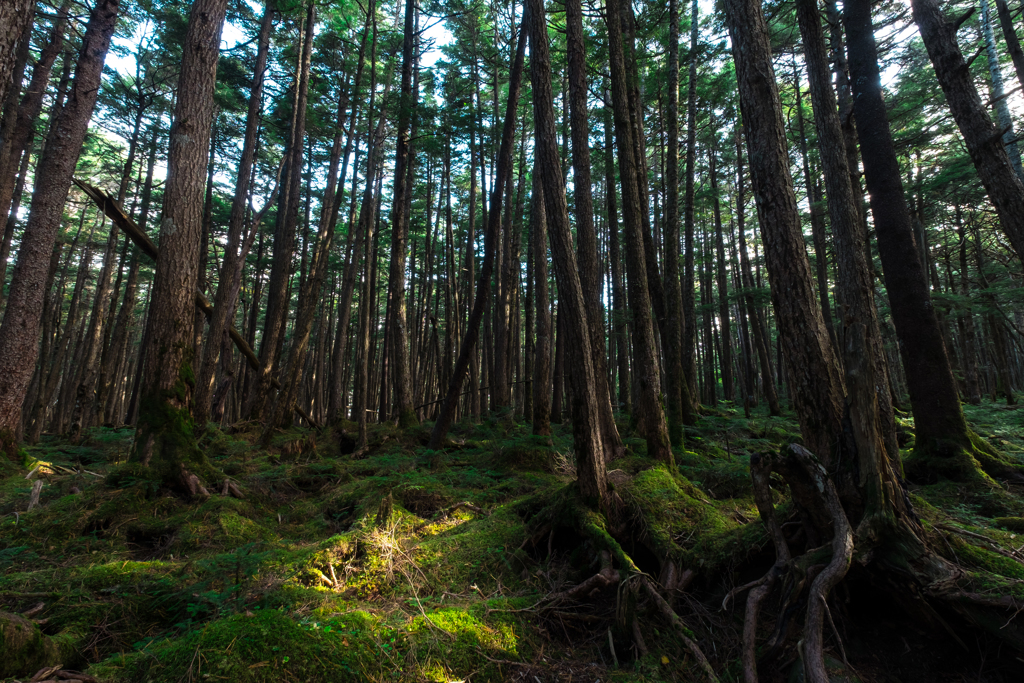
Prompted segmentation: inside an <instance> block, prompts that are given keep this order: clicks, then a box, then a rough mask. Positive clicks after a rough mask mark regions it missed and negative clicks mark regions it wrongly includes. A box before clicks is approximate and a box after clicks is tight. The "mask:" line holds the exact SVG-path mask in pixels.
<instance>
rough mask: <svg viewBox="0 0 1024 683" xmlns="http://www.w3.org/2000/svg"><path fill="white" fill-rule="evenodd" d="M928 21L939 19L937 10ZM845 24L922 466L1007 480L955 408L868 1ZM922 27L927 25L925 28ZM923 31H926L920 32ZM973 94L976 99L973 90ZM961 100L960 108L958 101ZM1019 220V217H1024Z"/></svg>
mask: <svg viewBox="0 0 1024 683" xmlns="http://www.w3.org/2000/svg"><path fill="white" fill-rule="evenodd" d="M919 2H920V0H915V12H916V13H918V14H919V15H920V5H919ZM925 15H926V16H930V17H931V18H932V19H935V18H938V19H939V20H940V21H941V17H938V15H937V10H936V12H935V13H931V14H928V13H927V12H926V13H925ZM843 22H844V25H845V26H846V35H847V38H848V40H849V58H850V75H851V80H852V81H853V87H854V114H855V116H856V121H857V135H858V137H859V138H860V143H861V155H862V158H863V161H864V177H865V180H866V182H867V188H868V195H869V197H870V200H871V213H872V215H873V217H874V224H875V233H876V235H877V239H878V251H879V255H880V256H881V259H882V272H883V275H884V276H885V286H886V290H887V291H888V294H889V303H890V305H891V307H892V317H893V323H894V325H895V327H896V332H897V334H898V335H899V338H900V341H901V343H902V344H903V346H904V348H905V349H906V354H905V356H904V358H905V368H906V373H907V385H908V387H909V389H910V402H911V406H912V409H913V413H914V424H915V428H916V441H915V447H916V450H917V452H918V454H920V455H921V456H922V464H923V465H925V466H926V467H928V468H932V469H934V470H935V471H937V472H939V473H941V474H942V475H944V476H947V477H949V478H953V479H958V480H970V479H974V478H976V477H977V474H978V473H977V470H976V469H975V465H974V460H973V458H972V453H973V455H974V456H975V457H978V458H979V459H981V460H982V465H983V467H986V469H988V470H990V473H992V474H1000V475H1007V476H1009V475H1010V474H1012V468H1008V467H1004V466H1003V463H1001V462H1000V460H999V459H998V458H996V457H994V456H993V455H992V454H991V453H988V452H987V451H988V449H987V447H983V448H982V450H977V449H976V446H979V445H982V444H981V442H980V440H977V438H976V437H973V435H972V434H971V432H970V430H969V429H968V427H967V422H966V421H965V420H964V415H963V411H962V410H961V408H960V400H959V396H958V395H957V391H956V385H955V383H954V381H953V373H952V371H951V370H950V366H949V360H948V359H947V356H946V350H945V348H944V346H943V343H942V333H941V330H940V329H939V323H938V319H937V318H936V316H935V309H934V306H933V305H932V302H931V296H930V294H929V292H928V288H927V283H926V279H925V273H924V267H923V265H922V263H921V259H920V253H919V251H918V250H917V247H916V245H915V243H914V235H913V226H912V225H911V222H910V210H909V208H908V207H907V200H906V195H905V194H904V190H903V182H902V179H901V176H900V168H899V163H898V161H897V158H896V153H895V150H894V147H893V142H892V134H891V132H890V130H889V121H888V118H887V116H886V110H885V102H884V100H883V98H882V86H881V80H880V75H879V69H878V57H877V50H876V46H875V40H874V33H873V28H872V22H871V8H870V3H869V2H868V1H867V0H848V2H847V5H846V9H845V11H844V13H843ZM925 24H926V25H928V23H927V22H925ZM942 25H943V26H945V27H947V28H948V24H944V23H942ZM930 29H931V31H932V33H930V34H929V35H930V38H926V43H927V42H928V40H929V39H932V40H934V38H935V36H936V35H938V29H937V28H936V27H935V26H931V27H930ZM922 33H926V30H925V29H924V28H922ZM947 47H948V41H947ZM954 47H955V45H954ZM957 54H959V50H957ZM965 73H966V72H965ZM971 92H973V93H974V98H975V99H977V92H976V91H974V90H973V85H972V86H971ZM961 94H962V93H961ZM958 102H961V103H962V101H961V100H958ZM982 113H983V114H984V112H982ZM995 144H996V151H997V152H998V153H999V154H1001V155H1002V159H1003V162H1004V165H1005V170H1006V172H1007V173H1008V174H1009V175H1010V177H1011V180H1013V181H1014V182H1015V183H1017V184H1018V186H1019V180H1017V177H1016V176H1015V175H1013V172H1012V170H1011V169H1010V165H1009V161H1008V160H1007V158H1006V153H1005V151H1003V150H1002V146H1001V145H1000V144H999V142H998V140H997V141H996V142H995ZM1020 215H1021V216H1022V217H1024V212H1022V213H1021V214H1020ZM972 437H973V438H972Z"/></svg>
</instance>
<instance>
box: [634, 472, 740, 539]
mask: <svg viewBox="0 0 1024 683" xmlns="http://www.w3.org/2000/svg"><path fill="white" fill-rule="evenodd" d="M623 498H624V500H626V502H627V503H628V504H631V505H632V506H634V507H635V508H636V510H637V512H638V513H639V517H640V519H642V525H643V528H642V530H641V531H642V534H643V540H644V542H645V543H647V544H648V545H649V546H650V547H651V549H652V550H654V552H655V553H657V554H658V555H659V556H660V557H663V558H667V557H677V556H680V555H681V554H682V553H683V552H685V551H691V550H693V549H696V548H699V547H701V546H703V545H704V543H705V540H704V539H706V537H707V536H708V535H709V534H716V533H719V532H721V531H724V530H725V529H727V528H729V527H731V526H736V524H737V523H736V522H735V521H731V520H729V519H728V518H726V517H724V516H723V515H722V514H721V513H720V512H719V511H718V510H717V509H716V508H715V507H714V505H712V504H711V502H710V501H709V500H707V498H706V496H705V494H704V493H703V492H701V491H700V490H699V489H697V488H696V487H695V486H694V485H693V484H691V483H690V482H689V481H688V480H686V479H685V478H683V477H679V476H674V475H672V474H670V473H669V471H668V470H667V469H666V468H665V466H663V465H658V466H656V467H652V468H651V469H648V470H645V471H643V472H641V473H639V474H638V475H636V476H635V477H634V478H633V479H632V480H631V481H630V482H629V484H628V485H627V486H626V487H625V491H624V495H623Z"/></svg>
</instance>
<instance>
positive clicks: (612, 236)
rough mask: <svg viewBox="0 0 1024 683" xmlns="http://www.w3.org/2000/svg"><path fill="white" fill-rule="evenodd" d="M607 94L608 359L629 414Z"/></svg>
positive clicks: (624, 316) (623, 301)
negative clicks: (610, 348) (611, 346)
mask: <svg viewBox="0 0 1024 683" xmlns="http://www.w3.org/2000/svg"><path fill="white" fill-rule="evenodd" d="M610 100H611V92H610V91H609V90H608V87H607V83H606V84H605V105H604V169H605V202H606V211H607V214H608V216H607V220H608V260H609V261H610V262H611V271H612V282H611V289H612V315H611V328H612V335H613V336H614V339H615V355H614V358H613V359H610V360H611V361H612V362H613V363H614V364H615V366H616V375H618V381H619V395H618V403H619V410H620V411H622V412H624V413H626V414H629V413H631V412H632V401H631V383H630V380H629V353H628V342H627V333H626V325H627V323H626V320H627V318H628V314H627V313H626V309H627V307H628V305H627V303H626V292H625V289H624V287H623V276H622V272H621V271H622V259H621V257H620V256H619V212H618V208H617V206H616V203H615V188H616V186H617V183H616V182H615V162H614V154H613V148H614V147H615V144H614V141H613V138H612V136H613V133H614V131H613V127H612V106H611V102H610Z"/></svg>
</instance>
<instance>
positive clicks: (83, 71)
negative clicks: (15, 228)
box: [0, 0, 120, 454]
mask: <svg viewBox="0 0 1024 683" xmlns="http://www.w3.org/2000/svg"><path fill="white" fill-rule="evenodd" d="M5 7H10V5H5ZM119 9H120V5H119V0H97V3H96V5H95V6H94V7H93V9H92V12H91V13H90V15H89V22H88V24H87V25H86V28H85V35H84V37H83V42H82V51H81V53H80V54H79V58H78V64H77V66H76V68H75V82H74V85H73V86H72V91H71V95H70V97H69V98H68V101H67V102H66V103H65V105H64V106H63V108H62V109H61V111H60V113H59V114H58V115H57V118H56V120H55V121H54V123H53V126H52V128H51V133H50V136H49V140H48V142H47V145H46V148H45V151H44V152H43V156H42V158H41V159H40V160H39V164H38V166H37V173H36V178H37V180H36V185H35V190H34V192H33V196H32V207H31V209H30V212H29V219H28V224H27V225H26V227H25V233H24V235H23V236H22V241H21V247H20V248H19V250H18V262H17V265H16V266H15V273H14V278H13V280H12V283H11V289H10V293H9V296H8V302H7V310H6V313H5V315H4V320H3V324H2V325H0V349H2V350H3V351H2V352H0V448H2V450H4V451H5V452H7V453H8V454H12V453H13V452H14V450H13V449H14V448H15V446H14V444H15V439H16V434H15V432H16V430H17V429H18V427H19V425H20V424H21V406H22V404H23V403H24V401H25V394H26V391H27V389H28V384H29V382H30V381H31V379H32V373H33V371H34V369H35V364H36V357H37V353H38V343H39V329H40V315H41V314H42V308H43V296H44V291H43V290H44V284H45V282H46V277H47V273H48V271H49V268H50V256H51V254H52V252H53V243H54V240H55V239H56V237H57V230H58V229H59V227H60V223H61V219H62V217H63V210H64V201H65V199H66V197H67V193H68V188H70V187H71V179H72V175H73V174H74V171H75V164H76V163H77V162H78V155H79V153H80V152H81V149H82V143H83V141H84V140H85V133H86V130H87V129H88V126H89V119H90V118H91V117H92V110H93V106H94V105H95V104H96V94H97V92H98V91H99V86H100V77H101V74H102V71H103V61H104V59H105V58H106V55H107V48H108V47H109V45H110V37H111V35H112V34H113V32H114V26H115V24H116V22H117V14H118V10H119ZM11 25H12V24H11V23H9V22H0V26H4V27H5V28H4V29H3V30H4V31H6V30H8V27H10V26H11ZM19 35H20V34H19ZM2 59H3V54H2V53H0V62H2ZM2 68H3V66H2V63H0V69H2ZM2 75H3V74H2V72H0V76H2ZM0 83H2V80H0Z"/></svg>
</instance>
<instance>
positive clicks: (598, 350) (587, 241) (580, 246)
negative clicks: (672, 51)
mask: <svg viewBox="0 0 1024 683" xmlns="http://www.w3.org/2000/svg"><path fill="white" fill-rule="evenodd" d="M565 19H566V41H567V46H568V48H567V49H568V53H569V54H568V60H569V65H568V66H569V73H568V80H569V111H570V115H569V130H570V132H571V136H572V169H573V193H574V194H573V198H574V208H575V213H576V237H577V240H578V242H577V255H578V257H579V258H578V261H579V267H580V271H579V274H580V285H581V286H582V287H583V300H584V303H585V305H586V310H587V327H588V328H589V330H590V349H591V351H592V353H593V356H594V381H595V382H596V383H597V384H596V385H595V387H594V389H595V391H596V393H597V402H598V409H599V410H600V411H601V433H602V435H603V439H604V444H605V446H606V447H607V448H610V449H619V448H621V446H622V439H621V438H620V436H619V430H618V428H617V427H616V426H615V418H614V416H613V415H612V403H611V393H610V392H609V389H608V362H607V359H606V357H605V344H604V324H603V320H604V315H603V312H602V309H601V270H600V266H599V264H598V256H597V233H596V231H595V229H594V203H593V198H592V192H593V181H592V179H591V173H590V121H589V119H588V115H587V96H588V94H587V75H586V52H585V47H584V39H583V7H582V5H581V3H580V0H566V5H565ZM610 452H612V451H610Z"/></svg>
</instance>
